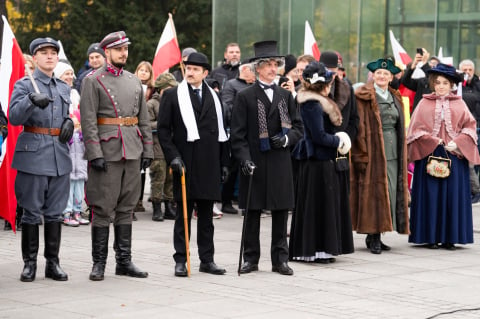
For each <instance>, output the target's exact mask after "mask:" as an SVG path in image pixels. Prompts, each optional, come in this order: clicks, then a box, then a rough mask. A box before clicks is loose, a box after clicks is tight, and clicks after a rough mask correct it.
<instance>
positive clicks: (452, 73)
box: [427, 63, 463, 83]
mask: <svg viewBox="0 0 480 319" xmlns="http://www.w3.org/2000/svg"><path fill="white" fill-rule="evenodd" d="M427 74H428V75H432V74H438V75H441V76H444V77H446V78H447V79H449V80H450V81H452V82H453V83H458V82H462V81H463V76H462V75H461V74H460V73H458V72H457V70H456V69H455V68H454V67H453V66H450V65H447V64H443V63H438V64H437V65H436V66H435V67H434V68H431V69H429V70H427Z"/></svg>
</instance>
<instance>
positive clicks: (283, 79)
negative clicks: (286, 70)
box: [278, 76, 288, 86]
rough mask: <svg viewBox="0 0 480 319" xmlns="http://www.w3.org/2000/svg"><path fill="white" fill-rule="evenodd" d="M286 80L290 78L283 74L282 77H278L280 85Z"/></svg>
mask: <svg viewBox="0 0 480 319" xmlns="http://www.w3.org/2000/svg"><path fill="white" fill-rule="evenodd" d="M286 82H288V78H287V77H286V76H281V77H280V79H278V86H282V84H283V83H286Z"/></svg>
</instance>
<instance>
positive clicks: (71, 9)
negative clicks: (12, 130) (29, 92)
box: [10, 0, 212, 71]
mask: <svg viewBox="0 0 480 319" xmlns="http://www.w3.org/2000/svg"><path fill="white" fill-rule="evenodd" d="M16 9H17V11H18V12H19V13H20V16H19V18H13V19H10V24H11V25H12V28H13V29H14V32H15V36H16V38H17V40H18V42H19V44H20V46H21V47H22V49H23V50H24V52H28V45H29V44H30V42H31V41H32V40H33V39H34V38H36V37H39V36H41V37H44V36H50V37H52V38H54V39H59V40H61V41H62V44H63V46H64V49H65V53H66V55H67V57H68V58H69V60H70V62H71V63H72V65H73V66H74V68H75V69H76V70H78V69H79V68H81V67H82V66H83V64H84V62H85V60H86V58H87V56H86V52H87V48H88V46H89V45H90V44H91V43H93V42H100V41H101V40H102V38H103V37H104V36H105V35H106V34H108V33H110V32H114V31H119V30H124V31H125V32H126V33H127V36H128V37H129V39H130V42H132V44H131V46H130V50H129V58H128V62H127V66H126V68H127V69H128V70H131V71H134V70H135V68H136V66H137V64H138V63H139V62H140V61H142V60H147V61H152V60H153V56H154V54H155V49H156V47H157V44H158V41H159V39H160V35H161V33H162V30H163V28H164V26H165V24H166V22H167V19H168V13H169V12H171V13H172V14H173V19H174V22H175V27H176V30H177V36H178V41H179V44H180V47H181V48H183V47H187V46H192V47H195V48H197V49H198V50H199V51H202V52H203V53H205V54H207V55H210V54H211V34H212V0H170V1H163V0H162V1H149V0H137V1H133V0H130V1H114V0H103V1H94V0H76V1H75V0H57V1H55V0H22V1H18V4H16Z"/></svg>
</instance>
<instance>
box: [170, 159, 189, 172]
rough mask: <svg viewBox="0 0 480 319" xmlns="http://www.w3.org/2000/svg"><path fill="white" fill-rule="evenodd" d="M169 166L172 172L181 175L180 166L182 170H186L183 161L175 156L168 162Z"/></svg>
mask: <svg viewBox="0 0 480 319" xmlns="http://www.w3.org/2000/svg"><path fill="white" fill-rule="evenodd" d="M170 167H171V168H172V171H173V172H174V173H176V174H179V175H180V176H181V175H182V168H183V171H186V170H185V164H183V161H182V159H181V158H180V157H175V158H174V159H173V160H172V161H171V162H170Z"/></svg>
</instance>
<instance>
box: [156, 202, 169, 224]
mask: <svg viewBox="0 0 480 319" xmlns="http://www.w3.org/2000/svg"><path fill="white" fill-rule="evenodd" d="M152 206H153V215H152V220H153V221H156V222H163V211H162V202H160V201H156V200H154V201H152ZM166 208H167V207H166V205H165V209H166Z"/></svg>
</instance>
